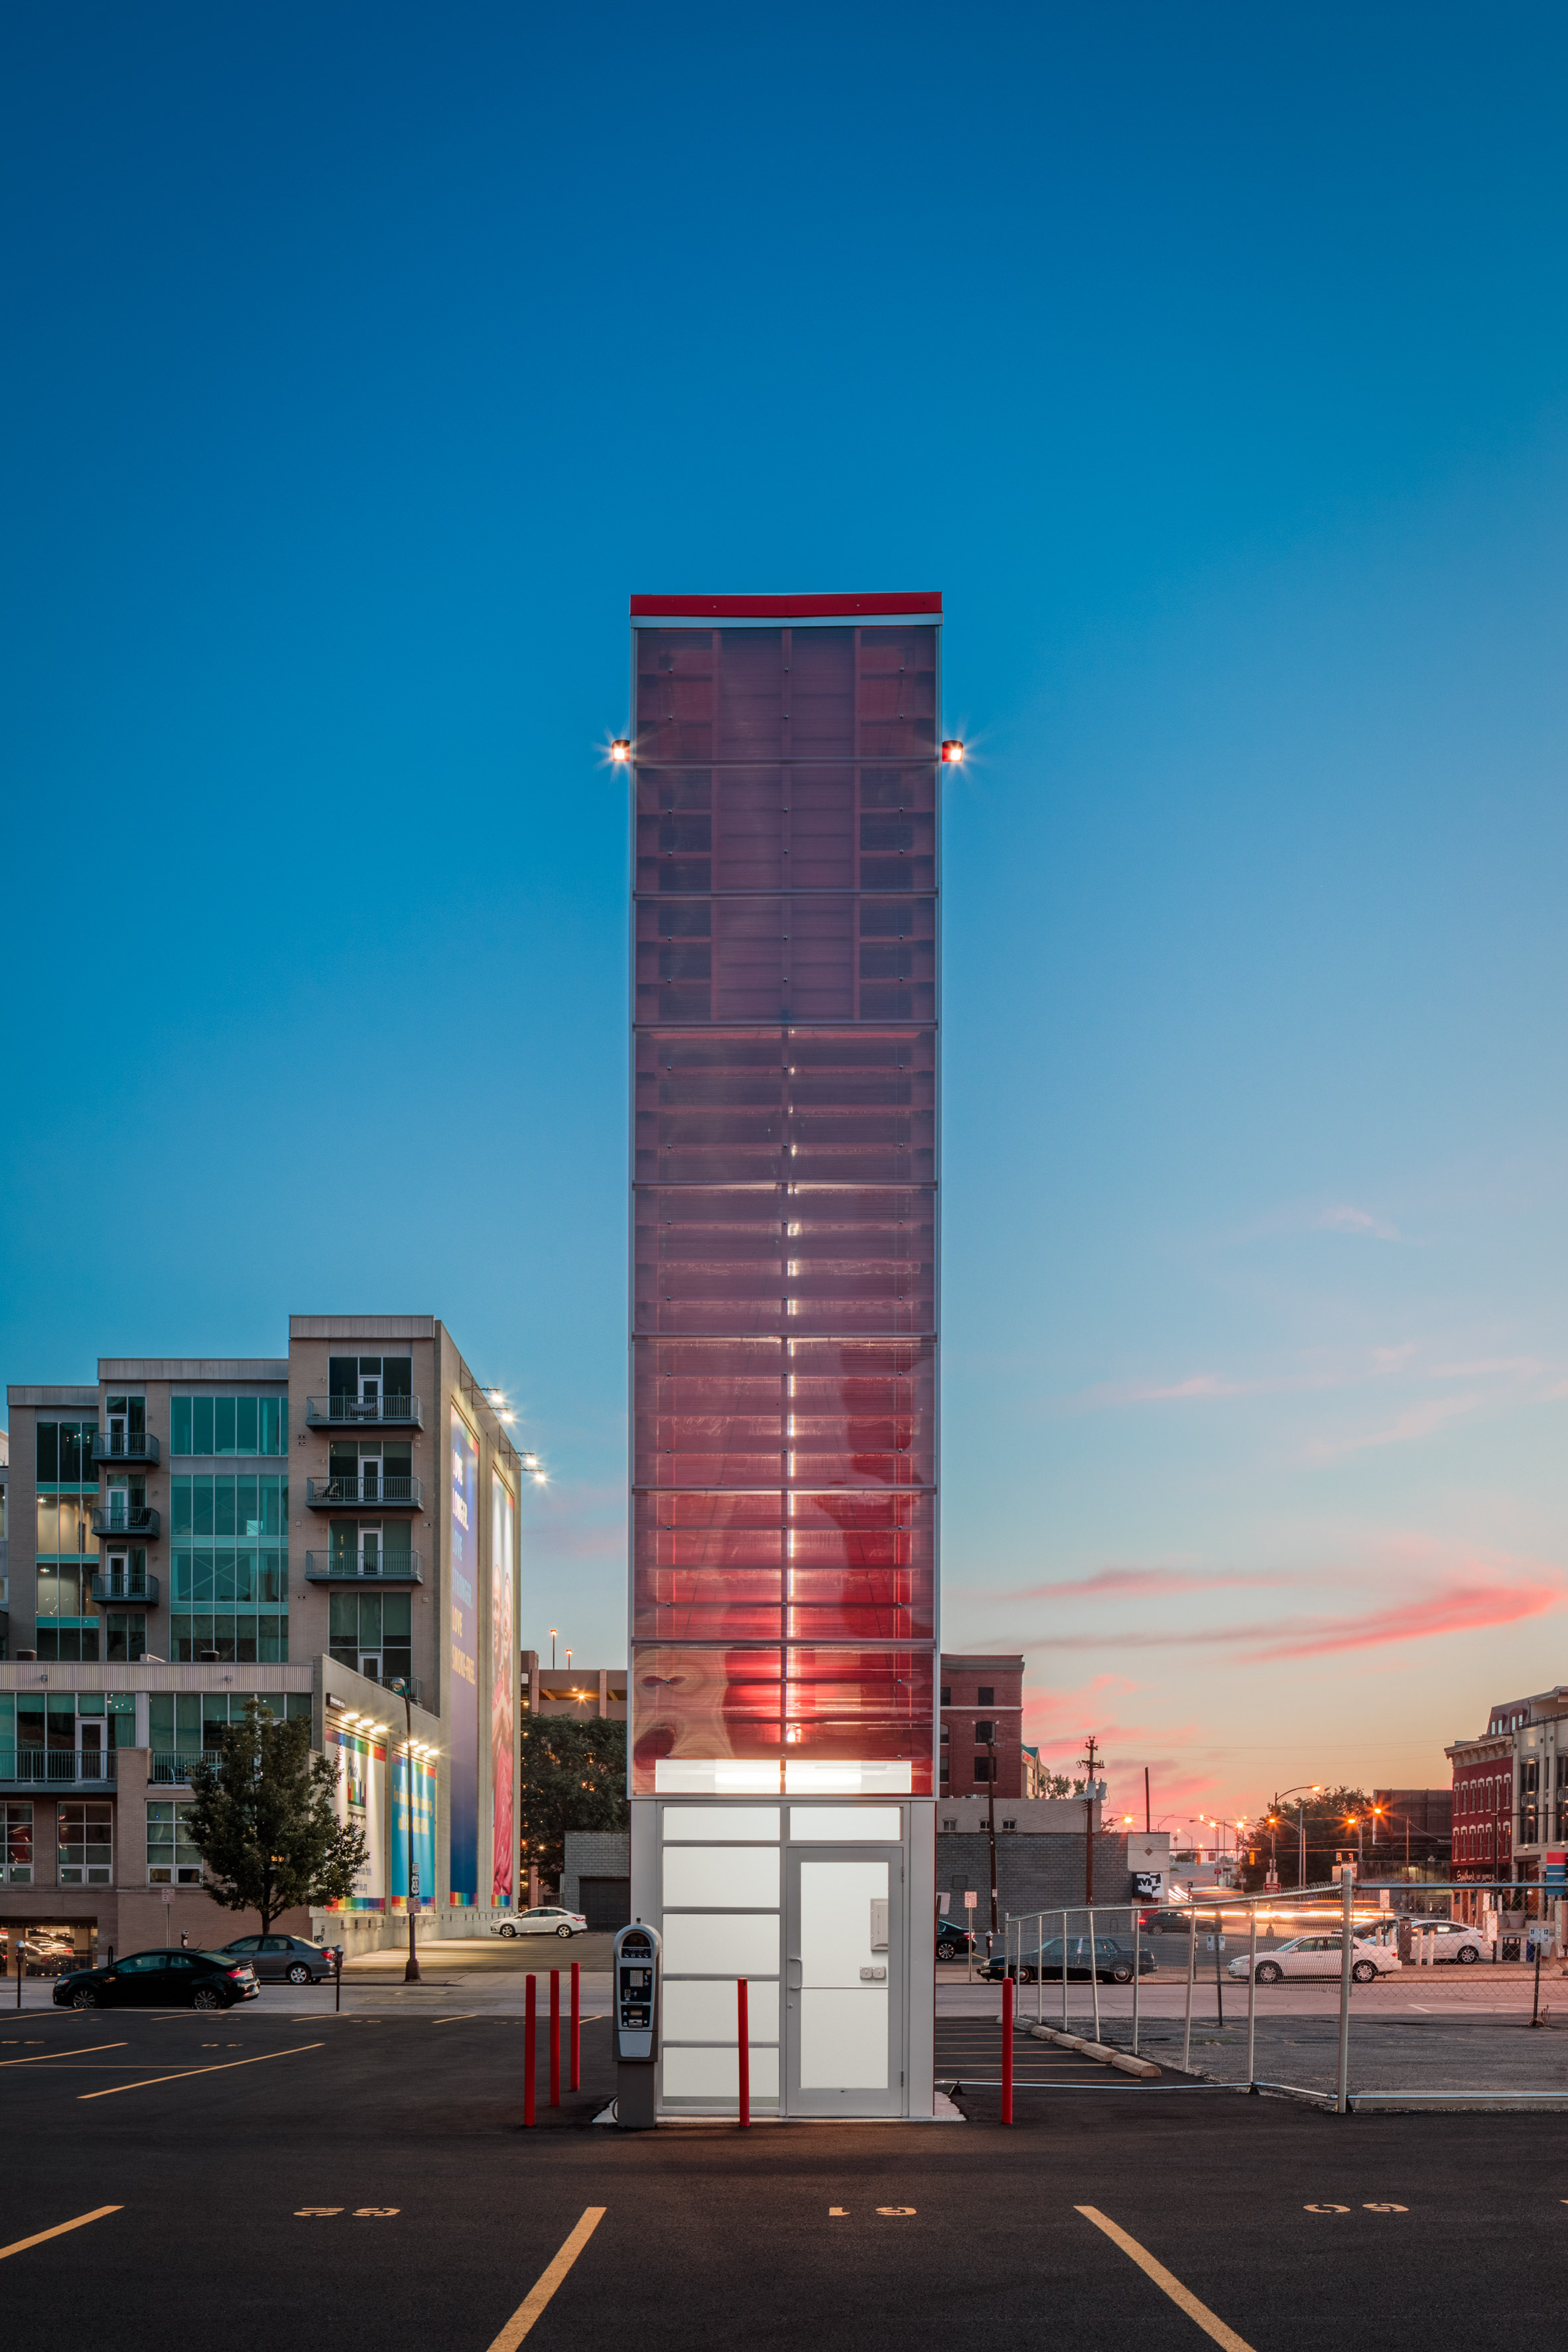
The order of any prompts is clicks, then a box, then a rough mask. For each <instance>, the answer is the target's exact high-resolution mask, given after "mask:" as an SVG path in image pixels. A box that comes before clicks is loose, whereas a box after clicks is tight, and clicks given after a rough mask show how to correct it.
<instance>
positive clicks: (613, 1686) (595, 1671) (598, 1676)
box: [519, 1650, 626, 1723]
mask: <svg viewBox="0 0 1568 2352" xmlns="http://www.w3.org/2000/svg"><path fill="white" fill-rule="evenodd" d="M519 1690H520V1696H521V1707H522V1712H523V1714H524V1715H569V1716H571V1717H574V1719H575V1720H576V1721H577V1722H579V1723H585V1722H588V1721H591V1720H597V1721H600V1722H605V1723H625V1721H626V1668H625V1666H574V1665H573V1664H571V1662H570V1659H568V1662H567V1664H565V1665H563V1666H546V1665H541V1664H540V1662H539V1653H538V1651H537V1650H524V1652H523V1653H522V1675H521V1683H520V1685H519Z"/></svg>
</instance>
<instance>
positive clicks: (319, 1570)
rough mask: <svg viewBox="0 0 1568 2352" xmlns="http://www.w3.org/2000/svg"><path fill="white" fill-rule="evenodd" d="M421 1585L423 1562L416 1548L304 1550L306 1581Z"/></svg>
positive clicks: (314, 1582)
mask: <svg viewBox="0 0 1568 2352" xmlns="http://www.w3.org/2000/svg"><path fill="white" fill-rule="evenodd" d="M361 1579H363V1580H364V1581H365V1582H367V1583H371V1584H423V1583H424V1581H425V1561H424V1557H423V1555H422V1554H421V1553H419V1552H416V1551H371V1552H365V1551H308V1552H307V1553H306V1554H305V1580H306V1582H307V1583H308V1584H353V1583H357V1582H358V1581H359V1580H361Z"/></svg>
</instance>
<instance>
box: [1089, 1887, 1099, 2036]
mask: <svg viewBox="0 0 1568 2352" xmlns="http://www.w3.org/2000/svg"><path fill="white" fill-rule="evenodd" d="M1089 1988H1090V1991H1091V1994H1092V1998H1093V2007H1094V2038H1095V2040H1096V2041H1097V2042H1098V2041H1099V2040H1100V1954H1099V1953H1098V1952H1097V1951H1096V1950H1095V1948H1094V1907H1093V1906H1092V1905H1090V1906H1089Z"/></svg>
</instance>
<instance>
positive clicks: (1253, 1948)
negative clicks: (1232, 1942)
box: [1247, 1903, 1258, 2091]
mask: <svg viewBox="0 0 1568 2352" xmlns="http://www.w3.org/2000/svg"><path fill="white" fill-rule="evenodd" d="M1250 1908H1251V1929H1252V1932H1251V1934H1250V1935H1249V1937H1247V2089H1248V2090H1249V2091H1250V2090H1251V2088H1252V2086H1253V2084H1255V2083H1256V2082H1257V2080H1258V1906H1257V1904H1256V1903H1253V1904H1252V1906H1250Z"/></svg>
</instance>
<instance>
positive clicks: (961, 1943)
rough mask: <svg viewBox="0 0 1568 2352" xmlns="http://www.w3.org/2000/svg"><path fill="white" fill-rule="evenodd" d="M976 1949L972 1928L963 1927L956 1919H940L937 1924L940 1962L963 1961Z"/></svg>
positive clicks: (937, 1949) (937, 1951) (937, 1953)
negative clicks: (967, 1954)
mask: <svg viewBox="0 0 1568 2352" xmlns="http://www.w3.org/2000/svg"><path fill="white" fill-rule="evenodd" d="M973 1949H974V1933H973V1929H972V1928H969V1927H960V1926H959V1925H958V1922H957V1921H956V1920H955V1919H939V1920H938V1921H937V1923H936V1956H937V1958H938V1959H939V1960H962V1959H963V1958H964V1956H965V1954H966V1953H969V1952H972V1951H973Z"/></svg>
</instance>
